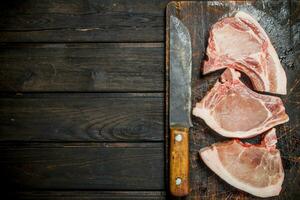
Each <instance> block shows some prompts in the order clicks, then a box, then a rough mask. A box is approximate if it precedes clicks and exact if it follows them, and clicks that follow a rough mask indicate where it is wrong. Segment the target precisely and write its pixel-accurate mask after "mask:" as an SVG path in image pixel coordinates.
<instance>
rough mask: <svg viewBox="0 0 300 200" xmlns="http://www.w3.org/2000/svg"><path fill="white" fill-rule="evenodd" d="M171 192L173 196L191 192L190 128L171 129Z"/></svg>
mask: <svg viewBox="0 0 300 200" xmlns="http://www.w3.org/2000/svg"><path fill="white" fill-rule="evenodd" d="M170 192H171V194H172V195H173V196H179V197H181V196H186V195H188V193H189V129H188V128H171V130H170Z"/></svg>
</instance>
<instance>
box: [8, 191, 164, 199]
mask: <svg viewBox="0 0 300 200" xmlns="http://www.w3.org/2000/svg"><path fill="white" fill-rule="evenodd" d="M165 195H166V194H165V192H161V191H28V192H17V193H16V194H15V195H12V196H14V197H17V198H18V199H24V200H29V199H43V200H47V199H49V200H60V199H64V200H72V199H80V200H82V199H83V200H87V199H101V200H111V199H116V200H119V199H120V200H140V199H147V200H163V199H166V196H165Z"/></svg>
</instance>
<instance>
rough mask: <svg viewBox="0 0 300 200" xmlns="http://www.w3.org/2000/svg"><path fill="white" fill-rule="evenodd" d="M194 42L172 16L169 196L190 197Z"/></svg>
mask: <svg viewBox="0 0 300 200" xmlns="http://www.w3.org/2000/svg"><path fill="white" fill-rule="evenodd" d="M191 73H192V50H191V38H190V34H189V31H188V29H187V27H185V26H184V24H183V23H182V22H181V21H180V20H179V19H178V18H176V17H175V16H170V71H169V74H170V87H169V89H170V91H169V94H170V99H169V101H170V102H169V106H170V109H169V112H170V113H169V117H170V118H169V122H170V177H169V178H170V192H171V194H172V195H174V196H186V195H188V193H189V128H190V127H192V122H191V114H190V113H191V76H192V74H191Z"/></svg>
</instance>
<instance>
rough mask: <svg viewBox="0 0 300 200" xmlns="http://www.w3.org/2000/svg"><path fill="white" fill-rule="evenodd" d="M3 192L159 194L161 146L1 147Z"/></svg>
mask: <svg viewBox="0 0 300 200" xmlns="http://www.w3.org/2000/svg"><path fill="white" fill-rule="evenodd" d="M0 150H1V151H0V158H1V159H0V174H1V180H0V182H1V185H2V188H1V189H3V190H6V189H7V190H10V189H12V188H13V189H22V190H26V189H27V190H37V189H38V190H61V189H64V190H87V189H88V190H163V189H164V156H163V151H164V144H163V143H131V144H130V143H94V144H93V143H60V144H55V143H54V144H51V143H37V144H32V143H31V144H6V145H4V144H2V145H1V146H0Z"/></svg>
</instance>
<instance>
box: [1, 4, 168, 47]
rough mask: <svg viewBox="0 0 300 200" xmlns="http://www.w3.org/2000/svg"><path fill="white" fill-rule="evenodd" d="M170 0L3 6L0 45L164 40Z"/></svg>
mask: <svg viewBox="0 0 300 200" xmlns="http://www.w3.org/2000/svg"><path fill="white" fill-rule="evenodd" d="M167 2H168V0H163V1H161V0H152V1H148V0H130V1H129V0H126V1H124V0H115V1H110V0H100V1H97V0H91V1H81V0H70V1H59V0H54V1H53V0H43V1H37V0H29V1H22V2H20V1H6V2H1V4H0V42H49V41H51V42H67V41H68V42H78V41H85V42H87V41H88V42H103V41H105V42H107V41H110V42H111V41H115V42H124V41H135V42H137V41H148V42H153V41H163V39H164V38H163V35H164V14H165V6H166V4H167Z"/></svg>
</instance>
